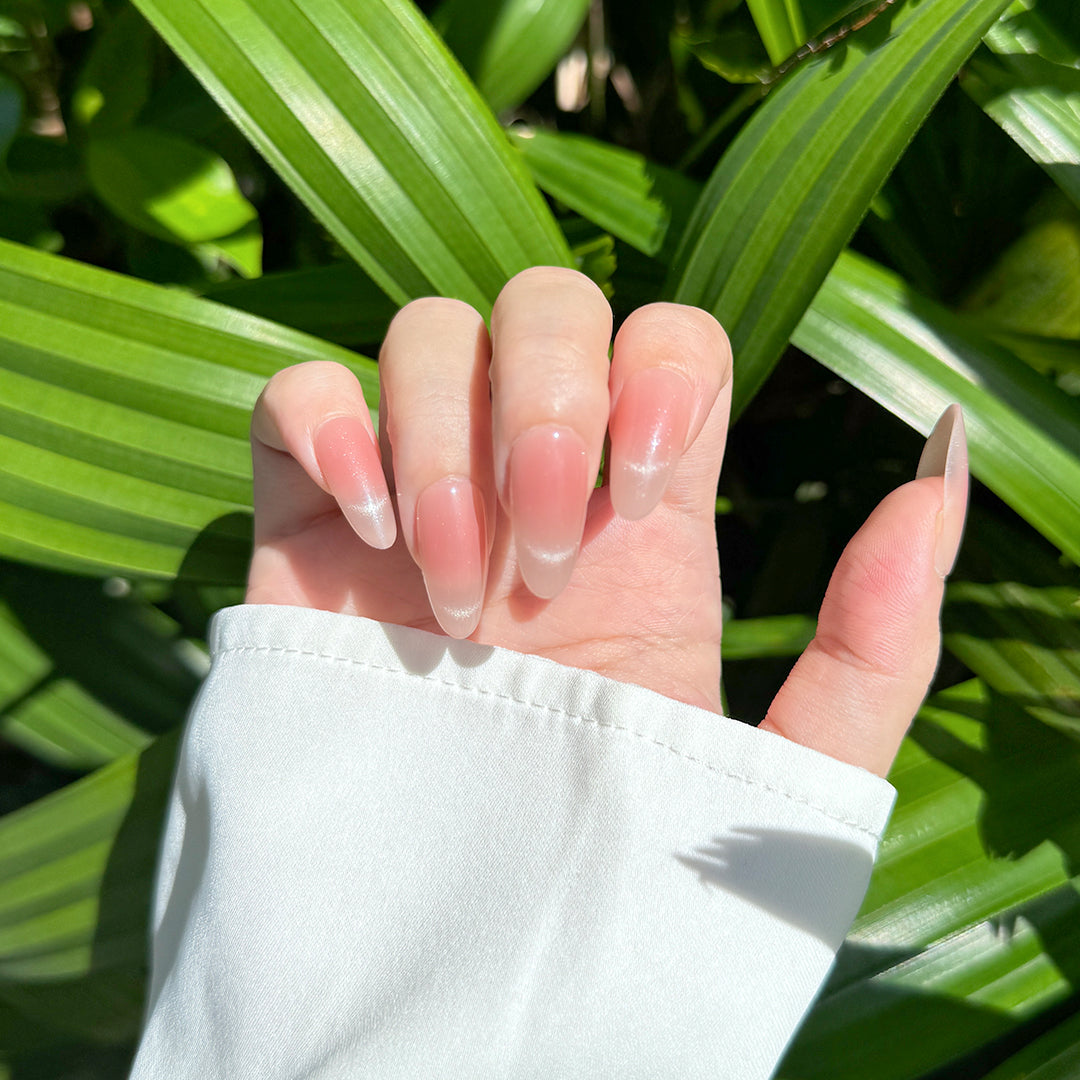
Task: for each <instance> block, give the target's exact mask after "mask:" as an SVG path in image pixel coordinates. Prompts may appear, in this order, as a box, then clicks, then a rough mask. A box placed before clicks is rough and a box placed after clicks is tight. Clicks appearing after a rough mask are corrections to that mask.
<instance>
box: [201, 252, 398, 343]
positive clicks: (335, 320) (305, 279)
mask: <svg viewBox="0 0 1080 1080" xmlns="http://www.w3.org/2000/svg"><path fill="white" fill-rule="evenodd" d="M206 295H207V296H208V297H209V298H210V299H211V300H217V301H218V302H219V303H222V304H228V305H229V306H230V307H235V308H239V309H240V310H241V311H250V312H251V313H252V314H253V315H261V316H262V317H263V318H266V319H274V320H275V321H276V322H279V323H283V324H284V325H285V326H292V327H294V328H295V329H297V330H303V331H304V332H305V333H307V334H314V335H315V336H316V337H321V338H325V339H326V340H327V341H336V342H337V343H338V344H340V345H352V346H357V345H371V344H373V343H375V342H380V341H382V339H383V337H384V336H385V334H386V329H387V327H388V326H389V325H390V320H391V319H392V318H393V317H394V313H395V312H396V311H397V309H398V308H397V304H395V303H394V302H393V301H392V300H391V299H390V298H389V297H388V296H387V295H386V293H384V292H383V291H382V290H381V289H380V288H378V286H377V285H376V284H375V283H374V282H373V281H372V280H371V278H369V277H368V276H367V274H365V273H364V272H363V270H361V269H360V268H359V267H358V266H356V265H354V264H353V263H335V264H334V265H332V266H318V267H312V268H311V269H305V270H289V271H285V272H283V273H278V274H266V275H265V276H263V277H261V278H260V279H259V280H258V281H229V282H225V283H223V284H221V285H216V286H214V287H213V288H211V289H210V290H209V291H208V292H207V294H206Z"/></svg>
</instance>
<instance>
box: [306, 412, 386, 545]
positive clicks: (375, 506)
mask: <svg viewBox="0 0 1080 1080" xmlns="http://www.w3.org/2000/svg"><path fill="white" fill-rule="evenodd" d="M313 446H314V449H315V458H316V460H317V461H318V463H319V468H320V469H321V470H322V474H323V477H324V478H325V480H326V483H327V484H328V485H329V487H330V492H331V494H332V495H333V496H334V498H335V499H337V501H338V506H340V507H341V512H342V513H343V514H344V515H345V519H346V521H348V523H349V524H350V525H351V526H352V527H353V531H354V532H355V533H356V535H357V536H359V537H360V539H361V540H363V541H364V543H365V544H370V545H371V546H372V547H373V548H379V549H385V548H388V547H392V546H393V543H394V540H395V539H396V538H397V523H396V522H395V521H394V509H393V507H392V506H391V504H390V491H389V489H388V488H387V486H386V477H385V476H384V475H383V471H382V462H381V461H380V460H379V450H378V447H377V446H376V445H375V442H374V440H373V439H372V437H371V433H370V432H369V431H368V428H367V425H366V424H365V423H364V422H363V421H362V420H361V419H360V418H359V417H356V416H335V417H334V418H333V419H331V420H327V421H326V423H325V424H323V425H322V427H320V428H319V430H318V431H317V432H316V433H315V438H314V442H313Z"/></svg>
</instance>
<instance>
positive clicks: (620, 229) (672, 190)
mask: <svg viewBox="0 0 1080 1080" xmlns="http://www.w3.org/2000/svg"><path fill="white" fill-rule="evenodd" d="M509 134H510V140H511V142H512V143H513V144H514V145H515V146H516V147H517V148H518V150H520V151H521V153H522V155H523V156H524V158H525V162H526V164H527V165H528V166H529V169H530V171H531V172H532V174H533V179H534V180H535V181H536V182H537V184H538V185H539V186H540V187H541V188H542V189H543V190H544V191H546V192H547V193H548V194H549V195H551V196H553V197H554V198H556V199H558V200H559V201H560V202H562V203H565V204H566V205H567V206H568V207H570V209H571V210H575V211H577V213H579V214H581V216H582V217H584V218H587V219H588V220H589V221H592V222H594V223H595V224H597V225H599V226H600V227H601V228H602V229H606V230H607V231H608V232H609V233H611V234H612V236H616V237H618V238H619V239H620V240H625V241H626V243H628V244H630V245H631V246H633V247H635V248H637V249H638V251H642V252H644V253H645V254H646V255H656V254H658V253H660V251H661V248H666V249H667V251H668V254H669V255H670V253H671V250H672V248H673V247H674V244H675V243H677V241H678V238H679V236H680V234H681V230H682V228H683V227H684V226H685V224H686V220H687V218H688V217H689V215H690V209H691V207H692V206H693V204H694V202H695V201H696V199H697V197H698V194H699V190H700V189H699V187H698V185H697V184H696V183H694V181H692V180H690V179H689V178H687V177H685V176H683V175H682V174H681V173H677V172H675V171H674V170H672V169H666V168H664V167H663V166H662V165H656V164H654V163H653V162H650V161H648V160H647V159H646V158H644V157H643V156H642V155H641V154H636V153H634V152H633V151H631V150H623V149H622V148H620V147H616V146H611V145H610V144H608V143H603V142H600V141H599V140H597V139H591V138H589V137H588V136H586V135H560V134H558V133H556V132H551V131H543V130H541V129H539V128H527V127H522V126H518V127H513V128H511V129H510V132H509Z"/></svg>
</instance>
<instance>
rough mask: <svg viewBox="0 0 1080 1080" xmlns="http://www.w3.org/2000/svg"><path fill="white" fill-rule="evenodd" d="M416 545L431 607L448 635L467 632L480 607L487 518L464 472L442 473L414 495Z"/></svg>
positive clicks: (452, 635)
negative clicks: (453, 474)
mask: <svg viewBox="0 0 1080 1080" xmlns="http://www.w3.org/2000/svg"><path fill="white" fill-rule="evenodd" d="M416 546H417V554H418V556H419V561H420V568H421V570H422V571H423V574H424V584H425V585H426V586H427V594H428V600H430V601H431V610H432V611H433V612H434V613H435V618H436V619H438V620H439V625H440V626H441V627H442V628H443V630H445V631H446V632H447V634H449V635H450V637H454V638H465V637H468V636H469V635H470V634H471V633H472V632H473V631H474V630H475V629H476V625H477V623H478V622H479V621H480V613H481V611H482V610H483V606H484V578H485V567H486V563H487V519H486V517H485V513H484V498H483V496H482V495H481V494H480V490H479V488H477V486H476V485H475V484H474V483H473V482H472V481H471V480H469V479H468V478H467V477H462V476H447V477H445V478H444V479H442V480H436V481H435V483H434V484H431V485H430V486H428V487H426V488H424V490H423V491H422V492H421V493H420V498H419V499H417V500H416Z"/></svg>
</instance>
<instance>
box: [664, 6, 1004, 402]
mask: <svg viewBox="0 0 1080 1080" xmlns="http://www.w3.org/2000/svg"><path fill="white" fill-rule="evenodd" d="M1006 2H1007V0H924V2H923V3H919V4H907V5H902V6H900V7H899V8H890V9H889V12H887V13H884V14H883V15H882V16H880V17H879V18H877V19H874V20H873V21H872V22H871V23H870V24H869V25H868V26H866V27H865V28H864V29H862V30H860V31H859V32H858V33H856V34H852V35H851V36H850V37H848V38H846V39H845V40H844V43H843V47H842V50H841V53H840V55H839V57H834V56H830V55H828V54H826V55H825V56H822V57H819V58H816V59H814V60H812V61H811V62H809V63H807V64H805V65H804V66H802V67H800V68H798V69H796V70H795V71H794V73H793V74H792V75H790V76H789V77H788V78H787V79H786V80H785V81H784V82H783V83H782V84H781V85H780V86H779V87H778V88H777V89H776V90H774V91H773V92H772V94H771V95H770V96H769V98H768V99H767V100H766V101H765V103H764V104H763V105H762V106H761V108H760V109H759V110H758V112H757V113H756V114H755V115H754V116H753V117H752V118H751V120H750V122H749V123H748V124H747V125H746V126H745V127H744V128H743V130H742V131H741V132H740V134H739V136H738V137H737V138H736V140H735V142H734V143H733V144H732V146H731V148H730V149H729V150H728V151H727V153H726V154H725V155H724V156H723V158H722V159H721V161H720V164H719V166H718V167H717V169H716V170H715V172H714V173H713V175H712V177H711V178H710V180H709V182H708V184H707V186H706V188H705V191H704V193H703V194H702V197H701V199H700V200H699V202H698V205H697V207H696V209H695V212H694V215H693V217H692V218H691V220H690V223H689V225H688V226H687V229H686V233H685V237H686V239H685V242H684V244H683V247H682V249H681V250H680V252H679V254H678V255H677V256H676V259H675V263H674V266H673V269H672V273H671V275H670V277H669V279H668V291H669V292H670V293H671V294H672V295H673V297H674V299H676V300H678V301H681V302H683V303H689V304H696V305H698V306H700V307H704V308H706V309H708V310H709V311H711V312H712V313H713V314H714V315H716V317H717V318H718V319H719V320H720V322H721V323H722V324H723V325H724V326H725V328H726V329H727V331H728V335H729V336H730V338H731V341H732V346H733V349H734V353H735V363H736V369H735V372H736V374H735V403H734V408H735V410H736V413H737V412H738V411H740V410H741V409H742V408H743V407H744V406H745V405H746V403H747V402H748V401H749V400H750V399H751V398H752V397H753V396H754V394H755V393H756V392H757V390H758V388H759V387H760V386H761V384H762V383H763V382H764V381H765V379H766V377H767V376H768V374H769V372H770V371H771V370H772V368H773V366H774V365H775V363H776V361H777V360H778V359H779V357H780V355H781V353H782V352H783V350H784V347H785V346H786V344H787V341H788V337H789V336H790V334H791V332H792V331H793V330H794V329H795V326H796V324H797V323H798V321H799V319H800V318H801V317H802V314H803V312H804V311H805V310H806V308H807V307H808V306H809V304H810V301H811V300H812V299H813V296H814V294H815V292H816V291H817V289H818V287H819V286H820V285H821V282H822V281H823V280H824V279H825V275H826V274H827V273H828V271H829V268H830V267H831V266H832V264H833V262H834V261H835V259H836V257H837V256H838V255H839V253H840V251H841V249H842V247H843V245H844V244H845V243H846V241H847V240H848V238H849V237H850V236H851V234H852V233H853V232H854V230H855V228H856V226H857V225H858V223H859V221H860V220H861V218H862V217H863V215H864V214H865V212H866V209H867V207H868V206H869V204H870V200H871V198H872V197H873V195H874V193H875V192H876V191H877V189H878V188H879V187H880V186H881V184H882V182H883V181H884V180H885V177H886V176H887V175H888V173H889V171H890V170H891V169H892V167H893V165H894V164H895V163H896V161H897V159H898V158H899V156H900V154H901V152H902V151H903V149H904V147H905V146H906V145H907V143H908V141H909V139H910V138H911V136H912V134H913V133H914V131H915V129H916V127H917V126H918V124H919V123H920V121H921V120H922V119H923V118H924V117H925V116H926V114H927V113H928V112H929V110H930V108H931V106H932V105H933V104H934V102H935V101H936V100H937V98H938V97H939V96H940V94H941V93H942V91H943V90H944V89H945V86H946V85H947V83H948V81H949V80H950V79H951V78H952V77H953V75H954V74H955V73H956V70H957V68H958V67H959V66H960V64H961V63H962V62H963V60H964V58H965V57H966V56H967V55H968V54H969V53H970V52H971V50H972V49H973V48H974V47H975V46H976V44H977V43H978V41H979V39H980V38H981V37H982V35H983V33H984V32H985V31H986V28H987V27H988V26H989V25H990V23H991V22H992V21H993V20H994V18H995V17H996V16H997V15H998V14H999V13H1000V12H1001V10H1002V9H1003V8H1004V7H1005V4H1006ZM893 12H895V17H893V15H892V13H893ZM883 34H885V35H886V36H885V40H883V41H881V40H880V39H881V37H882V35H883Z"/></svg>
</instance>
